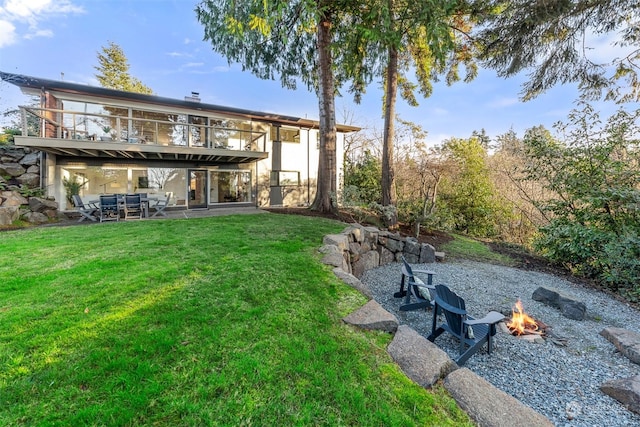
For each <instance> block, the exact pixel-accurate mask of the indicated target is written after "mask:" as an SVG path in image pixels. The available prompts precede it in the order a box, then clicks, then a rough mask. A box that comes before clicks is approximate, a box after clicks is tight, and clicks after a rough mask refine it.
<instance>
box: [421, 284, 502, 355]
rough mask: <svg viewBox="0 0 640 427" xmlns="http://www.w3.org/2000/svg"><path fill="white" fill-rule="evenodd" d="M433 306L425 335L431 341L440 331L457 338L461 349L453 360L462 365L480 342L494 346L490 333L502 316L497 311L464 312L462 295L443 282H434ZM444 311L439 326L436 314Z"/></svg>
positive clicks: (494, 332) (490, 349)
mask: <svg viewBox="0 0 640 427" xmlns="http://www.w3.org/2000/svg"><path fill="white" fill-rule="evenodd" d="M435 288H436V297H435V306H434V309H433V323H432V326H431V335H429V336H428V337H427V339H428V340H429V341H431V342H434V341H435V339H436V338H438V337H439V336H440V335H441V334H442V333H443V332H445V331H446V332H449V333H450V334H451V335H453V336H454V337H456V338H457V339H458V340H459V341H460V350H459V354H458V357H457V358H456V359H455V362H456V363H457V364H458V365H459V366H462V365H464V364H465V362H466V361H467V360H468V359H469V358H470V357H471V356H473V355H474V354H475V353H476V352H477V351H478V350H480V349H481V348H482V346H483V345H484V344H485V343H487V347H488V352H489V353H491V351H492V350H493V341H492V337H493V336H494V335H495V334H496V332H497V330H496V325H497V324H498V323H499V322H501V321H502V320H503V319H504V316H503V315H502V314H500V313H498V312H496V311H491V312H489V313H488V314H487V315H486V316H485V317H483V318H482V319H474V318H473V317H471V316H469V315H468V314H467V310H466V308H465V304H464V299H462V298H460V297H459V296H458V295H456V293H455V292H453V291H452V290H451V289H449V288H448V287H447V286H445V285H436V287H435ZM440 314H444V318H445V320H446V322H445V323H441V324H440V325H439V326H438V318H439V317H441V316H440Z"/></svg>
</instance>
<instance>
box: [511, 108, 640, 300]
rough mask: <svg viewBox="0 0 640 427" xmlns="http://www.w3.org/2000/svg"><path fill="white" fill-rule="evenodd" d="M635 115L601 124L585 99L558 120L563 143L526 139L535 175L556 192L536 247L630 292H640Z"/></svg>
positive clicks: (639, 157)
mask: <svg viewBox="0 0 640 427" xmlns="http://www.w3.org/2000/svg"><path fill="white" fill-rule="evenodd" d="M639 117H640V110H638V111H636V112H635V113H634V114H629V113H626V112H624V111H620V112H618V113H617V114H616V115H614V116H613V117H611V118H610V119H609V120H608V122H607V123H606V124H605V125H604V126H603V127H602V128H599V127H598V126H599V124H600V120H599V117H598V114H597V113H596V112H594V111H593V109H592V108H591V107H590V106H588V105H586V106H585V107H584V108H583V109H582V110H581V111H575V112H573V113H572V115H571V116H570V119H571V121H570V124H569V125H568V126H560V128H561V130H562V131H563V132H564V133H565V134H566V135H567V136H568V138H567V143H565V144H563V143H560V142H558V141H555V140H551V139H550V138H548V137H542V136H541V135H540V134H530V135H528V137H525V140H524V142H525V145H526V146H527V148H528V151H529V155H530V156H531V159H532V161H531V163H530V165H529V170H528V173H529V176H530V177H531V178H533V179H538V180H539V181H540V182H543V183H545V187H546V188H547V189H548V190H550V191H551V192H552V193H553V194H555V197H553V198H552V199H551V200H549V201H548V202H547V203H546V204H544V205H542V206H541V210H542V211H543V212H545V214H546V215H547V217H548V218H550V221H549V224H548V225H547V226H545V227H542V228H541V229H540V235H539V237H538V238H537V240H536V242H535V247H536V248H538V249H539V250H541V251H542V253H543V254H545V255H546V256H548V257H549V258H550V259H551V260H552V261H555V262H557V263H561V264H564V265H565V266H567V267H569V268H570V269H571V270H572V271H574V272H575V273H577V274H581V275H583V276H586V277H592V278H596V279H598V280H600V281H602V282H603V283H604V284H606V285H607V286H608V287H610V288H611V289H613V290H615V291H618V292H619V293H621V294H623V295H624V296H626V297H628V298H634V299H638V297H639V296H640V280H639V279H640V246H639V242H640V211H639V208H640V190H639V189H638V182H640V140H638V139H637V136H638V135H640V129H639V128H638V126H637V125H636V121H637V120H638V118H639Z"/></svg>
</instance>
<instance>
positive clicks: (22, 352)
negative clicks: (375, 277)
mask: <svg viewBox="0 0 640 427" xmlns="http://www.w3.org/2000/svg"><path fill="white" fill-rule="evenodd" d="M343 228H344V225H343V224H340V223H337V222H333V221H328V220H324V219H320V218H311V217H303V216H284V215H275V214H259V215H237V216H226V217H212V218H203V219H191V220H158V221H140V222H127V223H116V224H113V223H111V224H97V225H86V226H78V227H45V228H35V229H26V230H17V231H6V232H3V233H1V234H0V237H1V238H0V251H1V253H2V254H4V255H3V256H2V257H0V342H1V343H2V345H0V425H3V426H15V425H42V426H49V425H51V426H56V425H60V426H67V425H73V426H82V425H161V426H165V425H167V426H175V425H187V426H202V425H331V426H333V425H385V426H387V425H389V426H394V425H402V426H410V425H438V426H440V425H442V426H446V425H455V426H458V425H471V423H470V421H469V419H468V418H467V416H466V415H465V414H464V413H463V412H461V411H460V409H459V408H458V407H457V406H456V404H455V402H454V401H453V400H452V399H451V398H450V397H449V396H447V394H446V393H445V392H444V391H443V390H442V389H441V388H440V387H436V388H434V389H433V390H425V389H423V388H421V387H419V386H417V385H416V384H413V383H412V382H411V381H409V380H408V379H407V378H406V377H405V376H404V375H403V374H402V373H401V372H400V370H399V368H398V367H397V365H395V364H394V363H393V362H392V360H391V359H390V358H389V356H388V355H387V353H386V351H385V348H386V345H388V343H389V341H390V339H391V337H390V335H388V334H385V333H382V332H365V331H361V330H357V329H354V328H352V327H349V326H347V325H345V324H343V323H342V321H341V318H342V317H344V316H345V315H347V314H348V313H350V312H351V311H353V310H354V309H356V308H357V307H359V306H360V305H362V304H363V303H364V302H365V299H364V298H363V297H362V296H361V295H360V294H359V293H357V292H356V291H354V290H353V289H351V288H350V287H348V286H346V285H344V284H343V283H342V282H340V281H339V280H338V279H336V278H335V277H334V275H333V274H332V273H331V271H330V269H329V268H328V267H326V266H324V265H322V264H321V263H320V262H319V255H318V254H317V251H316V249H317V247H318V246H319V245H320V243H321V240H322V236H323V235H325V234H327V233H332V232H338V231H340V230H341V229H343ZM9 254H10V255H9Z"/></svg>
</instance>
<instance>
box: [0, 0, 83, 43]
mask: <svg viewBox="0 0 640 427" xmlns="http://www.w3.org/2000/svg"><path fill="white" fill-rule="evenodd" d="M81 13H84V9H83V8H82V7H81V6H77V5H75V4H73V3H72V2H71V0H56V1H54V0H28V1H25V0H4V1H3V2H2V3H0V47H3V46H9V45H12V44H14V43H16V42H17V41H18V38H19V37H24V38H26V39H33V38H36V37H53V31H52V30H50V29H41V28H40V27H39V25H40V23H41V22H44V21H48V20H50V19H53V18H56V19H57V18H59V17H60V16H64V15H71V14H81Z"/></svg>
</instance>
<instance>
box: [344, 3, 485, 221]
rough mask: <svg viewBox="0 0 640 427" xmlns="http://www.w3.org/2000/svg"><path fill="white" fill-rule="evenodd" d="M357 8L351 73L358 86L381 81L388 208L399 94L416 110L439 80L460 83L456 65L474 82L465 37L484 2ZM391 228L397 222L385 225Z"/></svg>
mask: <svg viewBox="0 0 640 427" xmlns="http://www.w3.org/2000/svg"><path fill="white" fill-rule="evenodd" d="M361 3H363V4H360V3H359V10H358V11H357V12H354V13H353V14H352V16H351V18H352V19H353V20H354V24H355V27H356V28H358V29H359V33H360V34H359V37H358V38H356V39H355V40H357V42H356V44H355V45H354V46H352V47H351V49H352V53H353V56H354V57H355V58H356V59H355V60H354V62H356V61H360V62H361V64H360V65H359V66H355V67H352V68H351V71H353V72H354V73H358V74H359V75H358V76H356V77H354V81H356V82H358V81H360V82H361V83H364V80H365V79H366V78H370V77H371V76H372V74H375V73H379V74H378V75H379V76H380V77H382V80H383V81H384V90H385V91H384V108H383V114H384V134H383V150H382V204H383V206H389V205H395V203H396V194H395V185H394V179H395V178H394V175H395V173H394V166H393V158H394V154H393V153H394V146H393V141H394V133H395V129H394V121H395V106H396V99H397V93H398V90H400V95H401V96H402V98H403V99H405V100H406V101H407V102H408V103H409V104H410V105H413V106H417V105H418V102H417V99H416V96H415V92H416V91H419V92H420V93H421V94H422V95H423V96H424V97H425V98H426V97H429V96H430V95H431V93H432V90H433V87H432V82H434V81H437V80H438V79H439V76H441V75H445V76H446V81H447V83H448V84H452V83H453V82H456V81H458V80H460V77H459V73H458V68H459V65H461V64H463V65H464V66H465V67H466V71H467V74H466V76H465V81H470V80H471V79H473V78H474V77H475V75H476V74H477V67H476V65H475V62H474V52H475V44H474V43H473V40H472V39H471V38H470V37H468V35H467V34H468V33H469V31H470V28H471V22H472V21H473V19H475V17H476V15H477V14H478V13H479V11H481V10H482V7H481V5H482V4H484V2H482V1H478V2H475V3H476V4H475V6H474V7H472V6H471V5H470V4H469V2H466V1H458V0H449V1H440V2H421V1H418V2H416V1H408V0H380V1H369V2H361ZM409 71H414V72H415V76H416V80H417V83H414V82H413V81H412V79H410V78H409V76H408V72H409ZM358 77H360V80H359V79H358ZM394 224H395V218H393V219H392V223H390V224H387V225H389V226H393V225H394Z"/></svg>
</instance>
